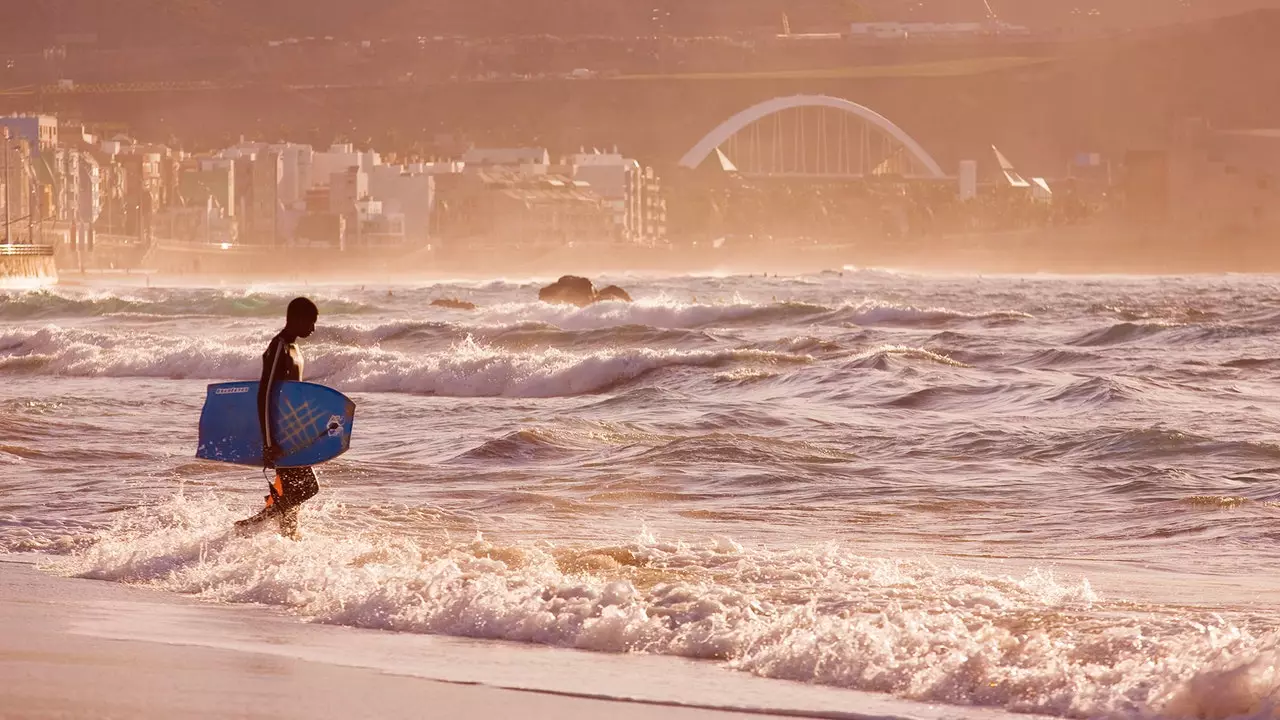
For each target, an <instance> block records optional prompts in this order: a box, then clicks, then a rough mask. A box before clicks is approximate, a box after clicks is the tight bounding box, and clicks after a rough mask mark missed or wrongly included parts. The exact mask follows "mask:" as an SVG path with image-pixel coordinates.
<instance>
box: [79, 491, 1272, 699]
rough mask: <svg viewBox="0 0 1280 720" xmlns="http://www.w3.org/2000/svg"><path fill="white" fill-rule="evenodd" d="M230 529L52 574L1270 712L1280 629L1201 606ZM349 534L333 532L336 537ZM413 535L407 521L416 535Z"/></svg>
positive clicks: (629, 552)
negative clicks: (1123, 603) (1119, 603)
mask: <svg viewBox="0 0 1280 720" xmlns="http://www.w3.org/2000/svg"><path fill="white" fill-rule="evenodd" d="M312 513H313V514H312V515H310V516H308V518H304V531H305V532H306V533H307V536H306V538H305V539H304V540H303V541H301V542H291V541H287V540H283V539H281V538H279V537H277V536H275V535H273V534H270V533H266V534H262V535H259V536H256V537H251V538H235V537H234V536H232V535H231V534H230V533H228V531H227V528H228V527H229V525H230V524H231V522H232V521H233V520H234V519H236V517H237V515H236V514H235V512H234V511H233V510H232V509H231V508H228V507H227V506H226V505H224V504H223V503H222V502H221V501H219V500H217V499H216V498H213V497H211V496H206V497H199V498H187V497H182V496H179V497H176V498H172V499H170V500H168V501H166V502H164V503H162V504H161V505H159V506H155V507H150V508H142V509H138V510H135V511H130V512H129V513H126V514H125V516H124V517H123V518H121V519H119V520H118V521H117V522H116V524H115V526H114V527H112V528H110V529H107V530H104V531H101V532H100V533H99V534H98V535H97V536H96V538H94V539H93V540H92V541H91V542H90V543H89V544H88V545H87V546H85V547H83V548H82V549H81V550H79V551H78V552H77V553H76V554H75V555H73V556H71V557H69V558H65V559H63V560H61V561H58V564H57V566H56V567H57V568H58V569H59V570H60V571H62V572H65V573H69V574H76V575H79V576H81V577H87V578H96V579H103V580H112V581H119V582H128V583H142V584H146V585H150V586H153V587H157V588H161V589H165V590H170V591H175V592H180V593H188V594H193V595H197V596H199V597H201V598H204V599H207V600H211V601H219V602H230V603H262V604H268V605H277V606H283V607H287V608H290V609H292V610H293V611H295V612H297V613H299V614H301V615H303V616H305V617H308V618H311V619H313V620H315V621H318V622H324V623H330V624H336V625H347V626H353V627H361V628H374V629H384V630H393V631H397V632H411V633H430V634H442V635H455V636H464V637H474V638H487V639H500V640H509V641H518V642H528V643H539V644H545V645H552V646H559V647H568V648H577V649H582V650H592V651H597V652H612V653H625V652H649V653H662V654H669V655H677V656H683V657H689V658H700V659H708V660H715V661H719V662H723V663H725V664H726V665H727V666H728V667H731V668H734V669H737V670H741V671H745V672H750V673H754V674H757V675H761V676H765V677H772V678H783V679H789V680H797V681H802V682H812V683H820V684H824V685H833V686H839V687H847V688H855V689H859V690H865V691H874V692H883V693H890V694H893V695H896V696H899V697H903V698H908V699H912V700H919V701H926V702H945V703H955V704H959V705H976V706H988V707H1000V708H1005V709H1008V710H1013V711H1018V712H1028V713H1047V714H1053V715H1059V716H1065V717H1077V718H1087V717H1117V716H1128V717H1162V718H1168V719H1181V718H1187V720H1191V719H1192V718H1195V719H1196V720H1201V719H1205V718H1208V719H1212V720H1225V719H1226V718H1232V717H1256V718H1270V717H1274V715H1273V714H1271V710H1270V708H1274V707H1275V703H1276V701H1277V700H1280V676H1278V675H1277V673H1276V671H1275V667H1276V662H1277V659H1280V657H1278V654H1277V653H1278V650H1280V635H1278V634H1277V632H1276V631H1275V630H1274V629H1260V630H1250V629H1248V628H1247V627H1246V626H1245V625H1242V624H1240V623H1239V622H1236V621H1233V620H1232V619H1230V618H1224V617H1222V616H1220V615H1217V614H1215V613H1212V612H1207V611H1206V612H1198V611H1195V610H1193V609H1182V608H1165V607H1161V606H1151V607H1147V608H1145V610H1146V611H1145V612H1143V613H1131V612H1123V613H1122V612H1108V611H1107V610H1108V604H1107V601H1106V600H1105V599H1102V598H1100V597H1099V596H1098V595H1097V594H1096V593H1095V592H1094V591H1093V590H1092V589H1091V588H1090V586H1089V584H1088V583H1087V582H1084V581H1079V580H1076V581H1067V580H1064V579H1060V578H1057V577H1055V576H1053V575H1051V574H1048V573H1045V572H1042V571H1034V570H1033V571H1031V572H1029V573H1027V574H1023V575H994V574H988V573H983V572H978V571H974V570H969V569H965V568H963V567H957V566H951V565H939V564H936V563H930V562H923V561H910V560H894V559H888V558H878V557H872V556H867V555H864V554H860V553H858V552H854V551H853V550H852V549H851V548H848V547H845V546H842V545H840V544H838V543H830V544H826V545H815V546H809V547H797V548H794V549H792V550H789V551H785V552H779V551H773V550H770V549H767V548H759V547H757V548H751V549H747V548H744V547H743V546H741V545H739V544H737V543H735V542H733V541H732V540H729V539H724V538H721V539H716V540H712V541H708V542H681V541H673V540H663V539H660V538H656V537H653V536H651V535H649V534H647V533H646V534H642V535H641V536H640V537H637V538H636V539H634V540H631V541H627V542H621V543H617V544H613V545H590V546H557V545H553V544H550V543H540V542H526V543H521V544H508V545H503V544H497V543H493V542H489V541H486V540H485V539H483V538H482V537H480V536H478V535H477V536H475V538H474V539H472V540H469V541H461V542H459V541H450V540H448V539H447V538H441V537H424V536H419V537H414V536H412V535H410V534H407V533H379V532H375V531H373V530H371V529H369V528H367V527H366V529H365V530H364V531H359V530H357V531H355V532H352V531H351V527H352V523H359V522H360V520H359V518H360V517H361V516H362V515H363V510H362V509H359V508H346V507H343V506H341V505H338V504H336V503H329V504H328V505H321V506H319V507H318V508H316V509H315V510H313V511H312ZM335 527H338V528H343V530H340V531H332V530H331V531H330V532H326V529H329V528H335ZM419 529H420V528H419Z"/></svg>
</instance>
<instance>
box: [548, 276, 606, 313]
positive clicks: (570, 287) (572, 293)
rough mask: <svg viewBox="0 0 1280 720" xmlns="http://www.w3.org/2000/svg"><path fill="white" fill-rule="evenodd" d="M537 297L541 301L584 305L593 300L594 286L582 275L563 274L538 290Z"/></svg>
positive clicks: (594, 297) (594, 294)
mask: <svg viewBox="0 0 1280 720" xmlns="http://www.w3.org/2000/svg"><path fill="white" fill-rule="evenodd" d="M538 299H539V300H541V301H543V302H549V303H568V304H570V305H577V306H578V307H584V306H586V305H590V304H591V303H593V302H595V299H596V288H595V286H594V285H592V284H591V281H590V280H588V279H586V278H584V277H578V276H577V275H565V276H564V277H562V278H560V279H559V280H557V281H555V282H553V283H551V284H550V285H548V286H546V287H544V288H542V289H541V290H539V291H538Z"/></svg>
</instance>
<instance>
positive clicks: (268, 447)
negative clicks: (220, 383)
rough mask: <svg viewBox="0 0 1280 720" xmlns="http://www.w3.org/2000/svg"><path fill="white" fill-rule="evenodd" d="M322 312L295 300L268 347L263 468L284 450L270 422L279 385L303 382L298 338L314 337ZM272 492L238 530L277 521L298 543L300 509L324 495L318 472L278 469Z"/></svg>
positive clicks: (261, 412) (261, 388) (261, 398)
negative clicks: (264, 502) (262, 506)
mask: <svg viewBox="0 0 1280 720" xmlns="http://www.w3.org/2000/svg"><path fill="white" fill-rule="evenodd" d="M319 317H320V310H319V309H318V308H316V304H315V303H313V302H311V301H310V300H308V299H307V298H304V297H300V298H294V299H293V300H292V301H291V302H290V303H289V309H288V310H287V311H286V316H285V325H284V329H283V330H281V331H280V332H279V333H278V334H277V335H276V336H275V337H274V338H272V339H271V344H270V345H268V346H267V351H266V352H264V353H263V354H262V381H261V382H260V383H259V384H258V425H259V426H260V427H261V428H262V465H263V467H264V468H275V462H276V460H279V459H280V457H281V456H282V455H284V450H283V449H282V448H280V447H279V446H277V445H276V444H275V438H273V437H272V436H271V423H270V421H269V418H270V417H271V415H272V413H273V412H274V409H275V407H274V406H275V402H276V395H277V393H274V392H272V391H273V390H274V389H275V388H274V386H275V385H276V384H278V383H281V382H285V381H288V380H294V381H300V380H302V353H300V352H299V351H298V345H297V340H298V338H304V337H310V335H311V333H312V332H314V331H315V329H316V320H317V319H318V318H319ZM268 489H269V491H270V494H269V495H268V496H267V506H266V507H265V508H263V509H262V512H259V513H258V514H257V515H254V516H253V517H251V518H247V519H245V520H240V521H239V522H237V523H236V527H237V528H242V529H244V528H248V527H249V526H252V525H255V524H257V523H259V522H262V521H263V520H267V519H269V518H272V517H275V518H277V519H278V521H279V523H280V534H281V535H285V536H287V537H291V538H294V539H297V537H298V506H300V505H302V503H304V502H306V501H307V500H308V499H310V498H311V497H312V496H314V495H315V494H316V493H318V492H320V484H319V483H318V482H317V481H316V474H315V471H314V470H312V469H311V468H309V467H288V468H276V477H275V481H274V482H272V483H271V484H270V485H269V486H268Z"/></svg>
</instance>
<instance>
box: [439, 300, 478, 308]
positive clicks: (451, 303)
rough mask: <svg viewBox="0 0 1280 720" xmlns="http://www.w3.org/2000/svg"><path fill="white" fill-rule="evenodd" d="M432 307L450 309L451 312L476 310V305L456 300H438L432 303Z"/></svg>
mask: <svg viewBox="0 0 1280 720" xmlns="http://www.w3.org/2000/svg"><path fill="white" fill-rule="evenodd" d="M431 306H432V307H442V308H449V309H450V310H475V309H476V304H475V303H473V302H467V301H466V300H458V299H456V298H436V299H435V300H432V301H431Z"/></svg>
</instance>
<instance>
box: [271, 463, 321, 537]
mask: <svg viewBox="0 0 1280 720" xmlns="http://www.w3.org/2000/svg"><path fill="white" fill-rule="evenodd" d="M278 472H279V476H280V490H281V492H280V502H279V503H277V505H278V506H279V513H280V534H281V535H285V536H287V537H292V538H297V537H298V506H300V505H302V503H304V502H306V501H307V500H309V499H311V498H312V497H315V494H316V493H318V492H320V483H319V482H318V481H317V480H316V473H315V471H314V470H312V469H311V468H309V467H299V468H281V469H280V470H279V471H278Z"/></svg>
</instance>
